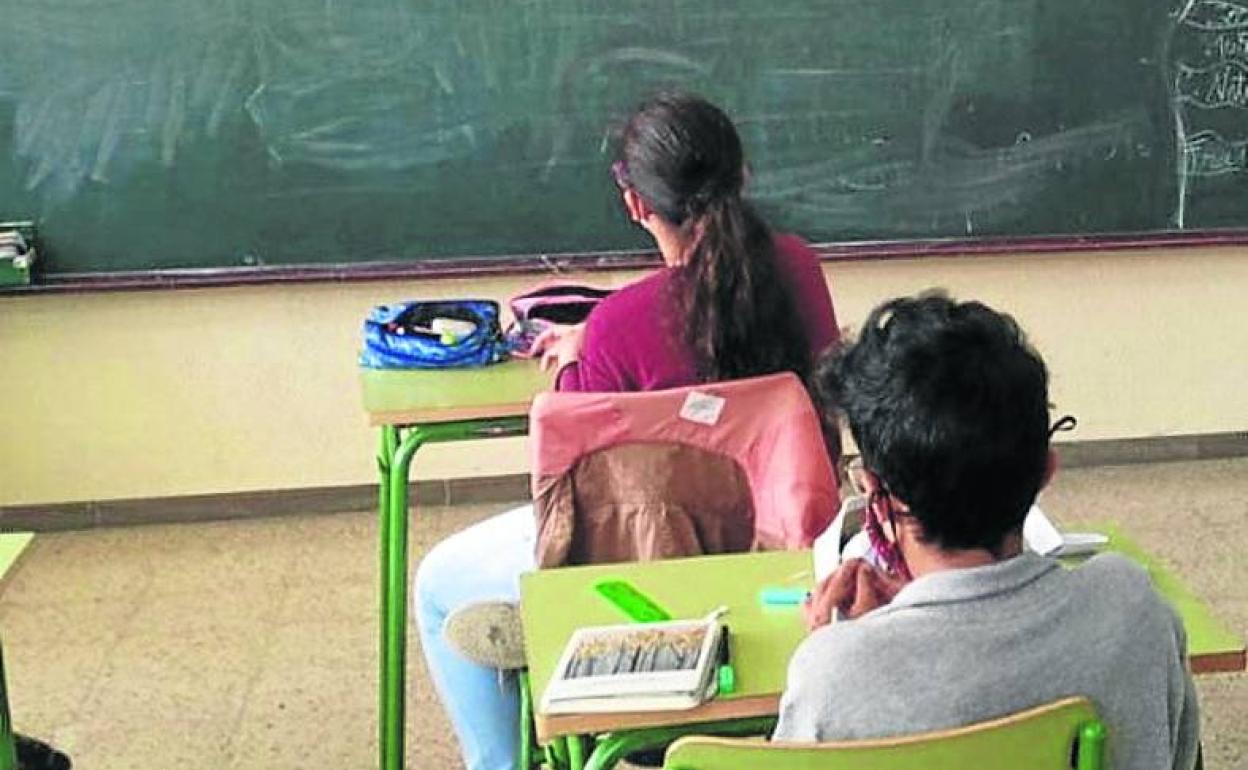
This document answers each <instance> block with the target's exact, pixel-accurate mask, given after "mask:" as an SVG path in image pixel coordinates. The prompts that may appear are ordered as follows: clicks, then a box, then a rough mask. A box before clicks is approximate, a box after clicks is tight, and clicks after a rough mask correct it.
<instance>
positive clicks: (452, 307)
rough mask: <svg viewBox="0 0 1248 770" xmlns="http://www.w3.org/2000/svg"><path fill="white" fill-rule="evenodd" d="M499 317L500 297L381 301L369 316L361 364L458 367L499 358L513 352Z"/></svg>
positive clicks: (378, 366)
mask: <svg viewBox="0 0 1248 770" xmlns="http://www.w3.org/2000/svg"><path fill="white" fill-rule="evenodd" d="M498 318H499V309H498V303H497V302H494V301H492V300H484V299H463V300H444V301H432V302H420V301H417V302H402V303H398V304H393V305H381V306H379V307H375V308H373V310H372V311H371V312H370V313H369V314H368V318H367V319H365V321H364V348H363V350H361V351H360V365H361V366H364V367H367V368H369V369H452V368H459V367H473V366H486V365H488V364H493V363H497V362H499V361H502V360H503V359H505V358H506V357H507V349H506V345H505V343H504V341H503V333H502V328H501V326H500V325H499V320H498Z"/></svg>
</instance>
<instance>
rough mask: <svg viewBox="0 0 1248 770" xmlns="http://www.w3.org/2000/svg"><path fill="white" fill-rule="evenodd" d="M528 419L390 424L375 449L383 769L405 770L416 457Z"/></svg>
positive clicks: (516, 431)
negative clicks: (410, 488) (410, 491)
mask: <svg viewBox="0 0 1248 770" xmlns="http://www.w3.org/2000/svg"><path fill="white" fill-rule="evenodd" d="M528 425H529V423H528V418H527V417H500V418H493V419H488V420H464V421H460V422H449V423H433V424H429V425H415V426H412V427H410V428H406V429H405V430H400V429H399V428H397V427H393V426H386V427H383V428H382V431H381V442H380V445H379V447H378V452H377V465H378V472H379V474H380V482H381V491H380V492H379V493H378V501H377V507H378V515H379V518H380V520H379V522H378V529H379V530H380V539H381V553H380V554H379V559H378V560H379V563H380V566H381V589H380V596H381V655H380V669H381V671H380V676H381V686H380V688H379V689H380V690H381V698H380V700H381V703H380V710H379V711H380V713H379V719H378V728H379V731H380V746H379V749H378V751H379V754H380V767H381V770H403V765H404V754H403V744H404V726H405V704H404V700H405V695H406V692H405V683H406V681H407V669H406V665H407V523H408V522H407V520H408V512H407V484H408V476H409V475H410V473H411V467H412V458H413V457H414V456H415V455H416V450H418V449H420V448H421V447H422V446H423V445H425V444H427V443H439V442H447V441H464V440H466V439H477V438H497V437H501V436H519V435H523V434H524V433H526V432H528Z"/></svg>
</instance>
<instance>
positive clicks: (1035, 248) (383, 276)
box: [0, 229, 1248, 296]
mask: <svg viewBox="0 0 1248 770" xmlns="http://www.w3.org/2000/svg"><path fill="white" fill-rule="evenodd" d="M1245 245H1248V229H1239V230H1206V231H1187V232H1172V233H1146V234H1115V235H1088V236H1069V235H1065V236H1051V237H1026V238H975V239H958V238H951V239H935V240H922V241H858V242H853V243H822V244H815V246H814V248H815V250H816V251H817V252H818V253H819V255H820V258H821V259H823V260H825V261H838V262H839V261H874V260H889V259H917V258H924V257H993V256H1005V255H1009V254H1048V253H1062V252H1079V251H1087V252H1095V251H1123V250H1136V249H1159V248H1171V249H1172V248H1194V247H1217V246H1245ZM659 264H661V261H660V260H659V257H658V255H657V254H654V253H651V252H643V251H613V252H594V253H585V254H528V255H514V256H504V257H455V258H440V259H436V260H423V261H420V260H411V261H384V262H362V263H349V264H328V265H327V264H316V265H273V266H265V267H230V268H189V269H167V270H134V271H120V272H108V273H51V274H47V275H43V276H40V277H39V278H38V280H37V281H36V282H34V283H32V284H30V285H23V286H0V296H4V295H26V294H58V293H73V292H101V291H145V290H162V289H201V288H212V287H224V286H254V285H263V284H290V283H310V282H340V283H358V282H364V281H390V280H429V279H442V278H465V277H474V276H498V275H524V274H533V273H537V274H555V275H557V274H560V273H571V272H598V271H609V270H635V269H644V268H650V267H656V266H658V265H659Z"/></svg>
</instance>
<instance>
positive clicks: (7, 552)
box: [0, 532, 35, 588]
mask: <svg viewBox="0 0 1248 770" xmlns="http://www.w3.org/2000/svg"><path fill="white" fill-rule="evenodd" d="M34 539H35V533H34V532H4V533H0V588H3V587H4V585H5V584H6V583H7V582H8V579H9V578H10V577H11V574H10V573H11V571H12V570H13V568H14V567H16V566H17V562H18V560H19V559H20V558H21V556H22V552H23V551H25V550H26V546H28V545H30V542H31V541H32V540H34Z"/></svg>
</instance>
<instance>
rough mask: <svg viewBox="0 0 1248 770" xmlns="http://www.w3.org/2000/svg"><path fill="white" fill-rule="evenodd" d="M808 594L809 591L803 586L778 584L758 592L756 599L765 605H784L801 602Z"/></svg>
mask: <svg viewBox="0 0 1248 770" xmlns="http://www.w3.org/2000/svg"><path fill="white" fill-rule="evenodd" d="M809 596H810V591H807V590H806V589H805V588H801V587H793V586H780V587H770V588H764V589H763V590H761V591H759V592H758V599H759V601H761V602H762V603H763V604H766V605H772V606H775V605H785V606H793V605H797V604H802V603H803V602H805V601H806V599H807V597H809Z"/></svg>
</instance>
